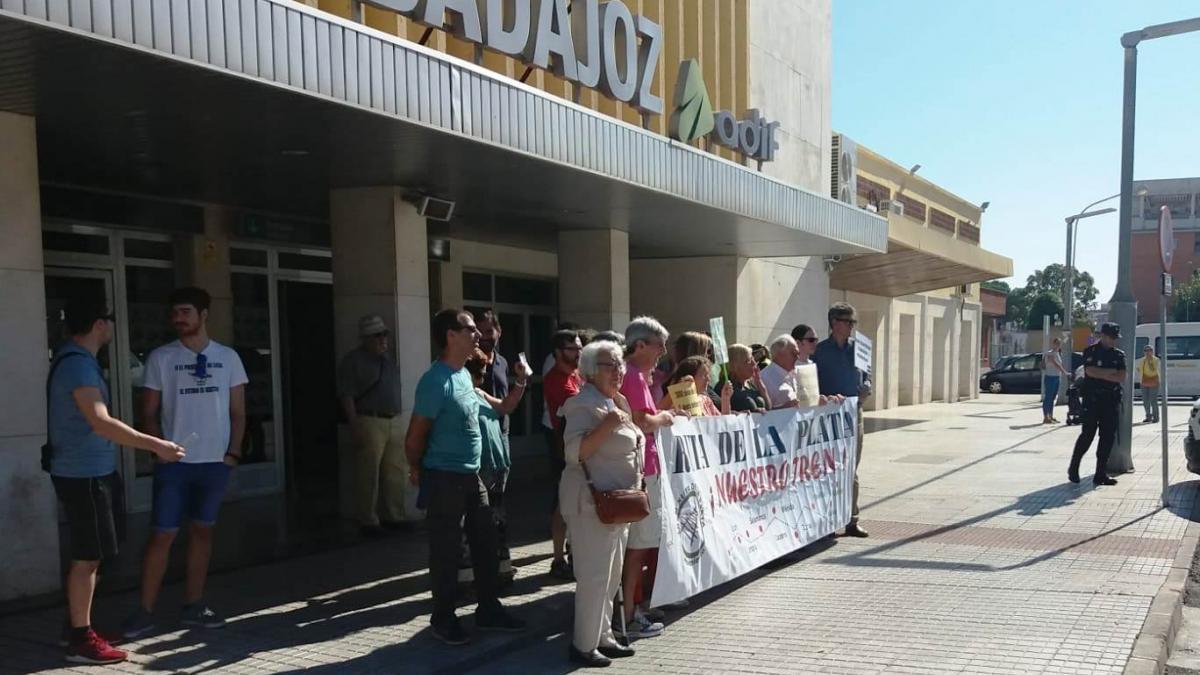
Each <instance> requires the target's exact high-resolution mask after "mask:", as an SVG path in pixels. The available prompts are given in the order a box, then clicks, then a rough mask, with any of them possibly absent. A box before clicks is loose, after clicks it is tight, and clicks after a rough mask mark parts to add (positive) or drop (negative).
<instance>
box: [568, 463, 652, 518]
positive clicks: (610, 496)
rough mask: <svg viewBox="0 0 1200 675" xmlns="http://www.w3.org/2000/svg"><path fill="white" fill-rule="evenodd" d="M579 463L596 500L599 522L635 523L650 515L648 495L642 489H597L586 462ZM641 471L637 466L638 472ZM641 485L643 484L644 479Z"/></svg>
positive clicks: (593, 498)
mask: <svg viewBox="0 0 1200 675" xmlns="http://www.w3.org/2000/svg"><path fill="white" fill-rule="evenodd" d="M635 456H636V455H635ZM580 465H581V466H583V475H584V477H586V478H587V483H588V489H590V490H591V491H592V500H593V501H595V502H596V517H597V518H599V519H600V522H602V523H604V524H606V525H623V524H625V523H636V522H638V521H639V520H641V519H643V518H645V517H646V516H648V515H650V496H649V495H648V494H647V493H646V491H645V490H644V489H637V488H633V489H623V490H597V489H596V486H595V484H593V483H592V474H591V473H590V472H589V471H588V468H587V462H586V461H584V462H580ZM641 473H642V471H641V469H640V467H639V470H638V474H639V475H640V474H641ZM642 485H643V486H644V485H645V482H644V481H643V483H642Z"/></svg>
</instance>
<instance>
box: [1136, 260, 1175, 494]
mask: <svg viewBox="0 0 1200 675" xmlns="http://www.w3.org/2000/svg"><path fill="white" fill-rule="evenodd" d="M1170 278H1171V275H1170V274H1167V273H1166V272H1164V273H1163V282H1164V284H1163V297H1162V302H1160V303H1158V304H1159V305H1161V307H1160V309H1159V316H1158V334H1159V335H1160V336H1162V339H1161V340H1160V341H1159V344H1161V345H1162V354H1159V355H1158V363H1159V368H1158V378H1159V379H1158V389H1159V392H1160V394H1161V396H1162V403H1161V404H1160V405H1161V410H1162V413H1161V415H1160V421H1161V422H1162V505H1163V506H1164V507H1166V506H1168V504H1167V490H1168V489H1169V488H1170V487H1171V484H1170V481H1171V476H1170V473H1171V472H1170V454H1169V452H1168V449H1167V446H1168V445H1169V444H1170V438H1169V437H1168V434H1167V429H1168V428H1169V427H1168V425H1167V395H1168V394H1169V393H1170V392H1169V389H1168V387H1167V298H1168V297H1169V293H1170V288H1171V284H1170V281H1169V280H1170ZM1145 395H1146V392H1144V391H1143V392H1142V396H1145Z"/></svg>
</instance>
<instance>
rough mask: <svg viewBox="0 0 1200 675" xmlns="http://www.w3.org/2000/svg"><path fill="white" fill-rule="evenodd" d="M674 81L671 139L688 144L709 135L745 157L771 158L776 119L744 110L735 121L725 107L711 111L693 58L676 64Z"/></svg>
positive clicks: (702, 77) (706, 91)
mask: <svg viewBox="0 0 1200 675" xmlns="http://www.w3.org/2000/svg"><path fill="white" fill-rule="evenodd" d="M676 82H677V83H676V85H675V110H674V111H673V112H672V113H671V120H670V122H671V123H670V129H669V133H670V134H671V137H672V138H674V139H676V140H679V141H683V142H684V143H691V142H693V141H695V140H696V139H698V138H704V137H705V136H712V138H713V140H715V141H716V142H717V143H719V144H720V145H723V146H725V147H727V148H730V149H732V150H736V151H738V152H740V153H741V154H743V155H745V156H746V157H750V158H753V159H757V160H760V161H763V162H770V161H773V160H774V159H775V151H776V150H778V149H779V143H778V141H777V140H776V138H775V130H776V129H778V128H779V123H778V122H767V121H766V120H765V119H763V117H762V115H761V114H760V113H759V111H757V110H753V109H752V110H748V111H747V112H746V116H747V119H745V120H738V119H737V118H736V117H734V116H733V113H731V112H729V111H728V110H722V111H719V112H715V113H714V112H713V108H712V100H711V99H709V97H708V88H707V87H705V86H704V76H703V75H702V74H701V71H700V64H699V63H698V62H697V61H696V60H695V59H688V60H687V61H684V62H683V63H681V64H679V79H678V80H677V81H676Z"/></svg>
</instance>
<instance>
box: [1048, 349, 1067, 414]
mask: <svg viewBox="0 0 1200 675" xmlns="http://www.w3.org/2000/svg"><path fill="white" fill-rule="evenodd" d="M1061 348H1062V340H1059V339H1058V338H1054V339H1053V340H1051V341H1050V349H1047V350H1046V352H1045V353H1044V354H1043V355H1042V370H1043V371H1045V375H1044V376H1043V377H1042V424H1057V423H1058V420H1056V419H1054V401H1055V400H1056V399H1057V398H1058V384H1059V381H1060V380H1059V378H1060V377H1070V373H1068V372H1067V369H1066V368H1063V363H1062V356H1060V355H1059V353H1058V350H1059V349H1061Z"/></svg>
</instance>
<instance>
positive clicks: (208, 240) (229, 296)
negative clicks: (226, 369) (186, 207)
mask: <svg viewBox="0 0 1200 675" xmlns="http://www.w3.org/2000/svg"><path fill="white" fill-rule="evenodd" d="M228 214H229V212H228V211H227V210H225V209H223V208H221V207H219V206H205V207H204V233H203V234H198V235H193V236H191V237H190V240H189V241H188V242H187V247H186V249H187V250H186V253H185V257H184V258H183V260H184V263H185V264H184V265H183V269H182V270H181V273H182V274H183V275H184V276H185V277H186V278H184V279H183V282H184V283H186V284H190V285H193V286H199V287H200V288H203V289H204V290H206V291H208V294H209V295H210V296H212V306H211V307H210V308H209V310H208V334H209V336H211V337H212V338H213V339H214V340H216V341H217V342H221V343H224V344H227V345H230V344H233V281H232V279H231V277H230V271H229V228H228V227H227V224H226V219H227V218H228Z"/></svg>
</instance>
